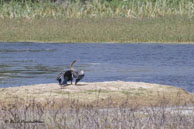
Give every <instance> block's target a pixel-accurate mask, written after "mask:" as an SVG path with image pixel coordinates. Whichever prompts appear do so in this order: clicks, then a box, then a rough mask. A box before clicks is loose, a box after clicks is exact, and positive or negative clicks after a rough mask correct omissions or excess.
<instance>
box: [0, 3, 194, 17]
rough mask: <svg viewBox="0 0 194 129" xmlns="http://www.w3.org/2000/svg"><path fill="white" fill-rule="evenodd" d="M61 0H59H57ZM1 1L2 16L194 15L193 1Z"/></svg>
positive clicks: (0, 15) (0, 10) (0, 13)
mask: <svg viewBox="0 0 194 129" xmlns="http://www.w3.org/2000/svg"><path fill="white" fill-rule="evenodd" d="M58 1H59V0H58ZM58 1H57V2H52V1H49V0H47V1H43V0H42V1H35V0H34V1H33V0H22V1H19V0H16V1H14V0H13V1H10V2H4V1H3V0H1V4H0V17H1V18H21V17H22V18H29V19H31V18H43V17H54V18H61V17H65V18H83V17H87V18H88V17H129V18H143V17H157V16H172V15H181V16H182V15H186V16H188V17H193V15H194V2H193V0H82V1H80V0H73V1H71V0H66V1H65V2H62V3H59V2H58Z"/></svg>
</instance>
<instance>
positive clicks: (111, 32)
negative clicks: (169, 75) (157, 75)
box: [0, 16, 194, 44]
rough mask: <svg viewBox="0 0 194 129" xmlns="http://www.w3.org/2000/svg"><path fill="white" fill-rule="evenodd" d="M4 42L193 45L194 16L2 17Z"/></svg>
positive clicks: (1, 25) (0, 25)
mask: <svg viewBox="0 0 194 129" xmlns="http://www.w3.org/2000/svg"><path fill="white" fill-rule="evenodd" d="M0 28H1V30H2V31H1V32H0V41H1V42H41V43H166V44H174V43H178V44H193V43H194V39H193V37H194V29H192V28H194V23H193V18H188V17H184V16H164V17H156V18H146V17H145V18H141V19H133V18H122V17H108V18H61V19H60V18H56V19H53V18H40V19H25V18H15V19H1V20H0Z"/></svg>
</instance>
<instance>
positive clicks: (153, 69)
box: [0, 43, 194, 92]
mask: <svg viewBox="0 0 194 129" xmlns="http://www.w3.org/2000/svg"><path fill="white" fill-rule="evenodd" d="M75 59H76V60H78V61H77V63H76V64H75V65H74V68H75V69H77V70H79V69H83V70H84V71H85V78H84V79H83V81H85V82H101V81H116V80H122V81H137V82H149V83H158V84H166V85H173V86H177V87H181V88H184V89H186V90H187V91H189V92H193V91H194V45H189V44H179V45H178V44H94V43H92V44H87V43H77V44H76V43H72V44H58V43H56V44H47V43H44V44H43V43H0V87H13V86H22V85H31V84H40V83H57V81H56V76H57V74H58V73H59V72H60V71H63V70H66V69H68V68H69V65H70V64H71V62H72V61H73V60H75Z"/></svg>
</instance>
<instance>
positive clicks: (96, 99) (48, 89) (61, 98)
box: [0, 81, 194, 129]
mask: <svg viewBox="0 0 194 129" xmlns="http://www.w3.org/2000/svg"><path fill="white" fill-rule="evenodd" d="M0 98H1V101H0V128H1V129H7V128H14V129H22V128H24V129H25V128H33V129H38V128H41V129H51V128H57V129H62V128H67V129H70V128H75V129H80V128H81V129H91V128H96V129H107V128H110V129H118V128H123V129H129V128H130V129H132V128H133V129H134V128H135V129H139V128H145V129H150V128H156V129H160V128H165V129H179V128H184V129H187V128H188V129H189V128H193V127H194V126H193V125H194V123H193V121H194V112H193V110H194V101H193V95H192V94H189V93H187V92H186V91H184V90H183V89H180V88H176V87H172V86H165V85H158V84H148V83H136V82H121V81H117V82H101V83H82V84H80V85H78V86H74V85H69V86H67V87H64V88H60V86H59V85H57V84H40V85H33V86H24V87H14V88H3V89H1V91H0ZM153 100H154V101H153ZM5 101H7V102H5Z"/></svg>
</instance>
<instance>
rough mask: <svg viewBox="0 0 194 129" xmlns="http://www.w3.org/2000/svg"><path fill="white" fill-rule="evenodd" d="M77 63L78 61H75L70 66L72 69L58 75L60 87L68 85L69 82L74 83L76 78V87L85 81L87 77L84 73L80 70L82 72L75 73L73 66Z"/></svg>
mask: <svg viewBox="0 0 194 129" xmlns="http://www.w3.org/2000/svg"><path fill="white" fill-rule="evenodd" d="M76 62H77V60H74V61H73V62H72V63H71V65H70V69H69V70H67V71H65V72H60V73H59V74H58V75H57V78H56V79H57V81H58V82H59V85H67V82H68V81H71V84H72V81H73V78H75V79H76V80H75V85H77V83H78V82H79V81H80V80H82V79H83V77H84V76H85V74H84V71H83V70H80V71H75V70H74V68H73V65H74V64H75V63H76Z"/></svg>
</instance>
